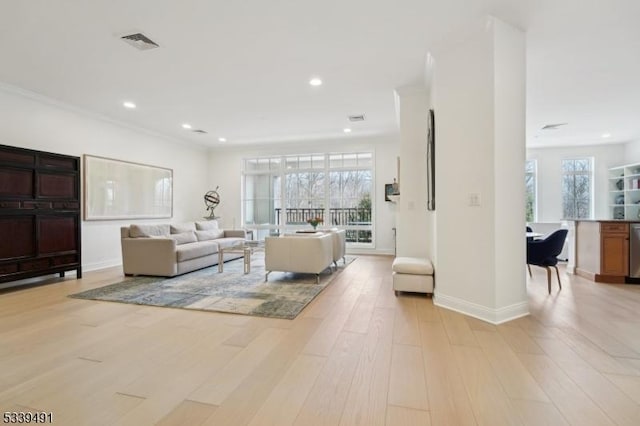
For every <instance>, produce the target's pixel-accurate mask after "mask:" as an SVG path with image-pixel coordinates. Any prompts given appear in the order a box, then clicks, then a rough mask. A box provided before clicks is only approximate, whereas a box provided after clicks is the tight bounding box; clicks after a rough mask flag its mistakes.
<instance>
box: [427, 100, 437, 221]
mask: <svg viewBox="0 0 640 426" xmlns="http://www.w3.org/2000/svg"><path fill="white" fill-rule="evenodd" d="M428 126H429V127H428V128H429V132H428V134H427V210H429V211H434V210H435V209H436V122H435V114H434V112H433V110H432V109H430V110H429V122H428Z"/></svg>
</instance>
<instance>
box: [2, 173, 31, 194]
mask: <svg viewBox="0 0 640 426" xmlns="http://www.w3.org/2000/svg"><path fill="white" fill-rule="evenodd" d="M32 196H33V171H31V170H24V169H12V168H2V169H0V197H20V198H24V197H32Z"/></svg>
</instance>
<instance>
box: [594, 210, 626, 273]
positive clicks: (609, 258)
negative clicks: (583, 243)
mask: <svg viewBox="0 0 640 426" xmlns="http://www.w3.org/2000/svg"><path fill="white" fill-rule="evenodd" d="M600 275H601V276H602V278H603V279H605V280H608V281H610V282H624V281H625V277H626V276H627V275H629V224H628V223H615V222H601V223H600Z"/></svg>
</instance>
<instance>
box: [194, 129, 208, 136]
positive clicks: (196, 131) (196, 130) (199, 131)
mask: <svg viewBox="0 0 640 426" xmlns="http://www.w3.org/2000/svg"><path fill="white" fill-rule="evenodd" d="M192 132H193V133H200V134H202V135H206V134H207V131H206V130H201V129H194V130H192Z"/></svg>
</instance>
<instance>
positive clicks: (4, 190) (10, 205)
mask: <svg viewBox="0 0 640 426" xmlns="http://www.w3.org/2000/svg"><path fill="white" fill-rule="evenodd" d="M80 253H81V235H80V158H78V157H70V156H66V155H59V154H53V153H48V152H42V151H34V150H28V149H23V148H15V147H10V146H6V145H0V282H7V281H14V280H19V279H22V278H29V277H34V276H39V275H45V274H52V273H59V274H60V276H64V273H65V271H68V270H74V269H75V270H76V271H77V275H78V277H79V278H81V277H82V268H81V259H80Z"/></svg>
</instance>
